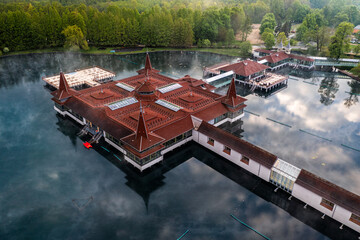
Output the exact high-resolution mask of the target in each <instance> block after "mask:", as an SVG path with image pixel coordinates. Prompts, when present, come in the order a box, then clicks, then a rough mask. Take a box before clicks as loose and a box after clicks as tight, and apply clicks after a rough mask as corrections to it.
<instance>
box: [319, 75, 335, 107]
mask: <svg viewBox="0 0 360 240" xmlns="http://www.w3.org/2000/svg"><path fill="white" fill-rule="evenodd" d="M338 90H339V84H338V83H337V80H336V79H335V78H334V76H329V77H325V78H324V79H323V80H322V81H321V83H320V87H319V90H318V92H319V93H320V102H321V103H322V104H324V105H325V106H328V105H330V104H332V103H333V102H334V99H335V94H336V93H337V91H338Z"/></svg>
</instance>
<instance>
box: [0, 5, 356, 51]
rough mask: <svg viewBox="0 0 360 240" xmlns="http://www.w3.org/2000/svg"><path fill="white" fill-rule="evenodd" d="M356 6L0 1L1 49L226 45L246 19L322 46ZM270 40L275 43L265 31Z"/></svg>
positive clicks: (245, 30)
mask: <svg viewBox="0 0 360 240" xmlns="http://www.w3.org/2000/svg"><path fill="white" fill-rule="evenodd" d="M359 4H360V0H290V1H288V0H286V1H285V0H257V1H254V0H242V1H241V0H240V1H239V0H218V1H214V0H208V1H203V0H195V1H191V0H170V1H165V0H123V1H108V0H59V1H48V0H40V1H32V0H30V1H20V0H19V1H14V0H0V49H4V48H5V47H6V48H8V49H10V51H21V50H29V49H42V48H52V47H63V46H64V45H67V46H68V45H69V40H70V39H72V41H71V42H72V43H75V45H76V44H78V45H79V46H78V47H82V48H87V45H89V46H137V45H145V46H149V47H191V46H193V45H198V46H199V47H201V46H205V47H206V46H231V45H233V44H234V40H235V36H236V35H237V36H238V39H239V40H240V41H245V40H246V38H247V36H248V34H249V33H250V32H251V24H252V23H264V26H263V27H262V29H261V30H262V32H263V31H264V30H265V29H266V28H269V29H271V30H273V31H274V35H275V36H276V35H277V34H278V33H280V32H284V33H285V34H286V35H287V34H288V33H289V32H290V28H291V25H292V24H294V23H295V24H296V23H300V24H301V26H300V28H299V34H298V37H297V38H298V40H301V41H318V48H319V49H321V46H322V45H323V42H324V41H322V40H321V39H325V38H324V34H325V33H328V29H327V27H332V28H335V27H337V26H338V25H339V24H340V23H341V22H350V23H352V24H353V25H355V26H356V25H358V24H360V11H359V7H358V6H359ZM264 16H265V18H264ZM264 19H265V20H264ZM265 23H266V26H265ZM69 26H72V28H68V27H69ZM65 29H68V30H67V31H64V30H65ZM69 29H72V31H69ZM74 29H76V31H75V30H74ZM65 33H66V34H65ZM69 34H70V35H69ZM75 35H76V36H75ZM80 38H81V40H79V39H80ZM74 39H78V40H76V41H75V40H74ZM268 40H269V41H270V42H271V41H273V40H272V37H271V36H270V35H268ZM84 41H86V43H85V42H84Z"/></svg>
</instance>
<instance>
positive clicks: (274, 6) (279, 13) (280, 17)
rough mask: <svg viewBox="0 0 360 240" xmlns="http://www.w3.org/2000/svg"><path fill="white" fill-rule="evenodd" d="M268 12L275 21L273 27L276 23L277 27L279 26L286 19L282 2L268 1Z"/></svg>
mask: <svg viewBox="0 0 360 240" xmlns="http://www.w3.org/2000/svg"><path fill="white" fill-rule="evenodd" d="M270 10H271V12H272V13H273V15H274V17H275V19H276V21H275V25H276V23H277V24H278V25H279V26H281V25H282V23H283V21H284V20H285V18H286V11H285V6H284V0H271V1H270ZM265 16H266V15H265Z"/></svg>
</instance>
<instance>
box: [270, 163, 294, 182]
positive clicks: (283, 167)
mask: <svg viewBox="0 0 360 240" xmlns="http://www.w3.org/2000/svg"><path fill="white" fill-rule="evenodd" d="M275 169H276V170H278V171H281V172H282V173H285V174H288V175H290V176H292V177H294V178H295V179H296V178H297V177H298V176H299V174H300V171H301V169H300V168H297V167H295V166H294V165H292V164H290V163H288V162H285V161H283V160H281V159H278V160H277V161H276V163H275V164H274V167H273V168H272V170H275Z"/></svg>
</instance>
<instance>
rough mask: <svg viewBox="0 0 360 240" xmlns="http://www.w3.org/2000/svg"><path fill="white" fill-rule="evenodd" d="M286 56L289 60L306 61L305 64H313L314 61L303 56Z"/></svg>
mask: <svg viewBox="0 0 360 240" xmlns="http://www.w3.org/2000/svg"><path fill="white" fill-rule="evenodd" d="M288 56H289V58H293V59H298V60H302V61H307V62H314V61H315V60H314V59H312V58H308V57H303V56H299V55H295V54H288Z"/></svg>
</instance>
